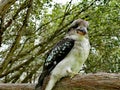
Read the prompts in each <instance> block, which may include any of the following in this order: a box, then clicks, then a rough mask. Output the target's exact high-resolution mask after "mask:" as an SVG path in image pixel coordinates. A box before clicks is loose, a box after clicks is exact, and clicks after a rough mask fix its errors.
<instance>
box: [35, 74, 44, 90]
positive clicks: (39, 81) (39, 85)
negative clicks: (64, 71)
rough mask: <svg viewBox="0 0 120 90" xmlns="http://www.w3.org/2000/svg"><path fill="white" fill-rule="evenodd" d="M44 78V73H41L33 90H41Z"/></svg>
mask: <svg viewBox="0 0 120 90" xmlns="http://www.w3.org/2000/svg"><path fill="white" fill-rule="evenodd" d="M45 77H46V73H42V74H41V75H40V77H39V79H38V83H37V85H36V86H35V90H42V85H43V81H44V78H45Z"/></svg>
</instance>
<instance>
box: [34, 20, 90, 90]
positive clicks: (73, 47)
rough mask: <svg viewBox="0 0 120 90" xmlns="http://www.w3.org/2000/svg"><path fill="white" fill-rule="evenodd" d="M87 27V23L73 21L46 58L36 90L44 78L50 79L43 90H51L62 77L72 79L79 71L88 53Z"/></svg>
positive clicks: (38, 89)
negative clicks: (48, 77)
mask: <svg viewBox="0 0 120 90" xmlns="http://www.w3.org/2000/svg"><path fill="white" fill-rule="evenodd" d="M87 27H88V22H87V21H85V20H82V19H77V20H75V21H73V23H72V24H71V25H70V27H69V29H68V32H67V34H66V35H65V37H64V38H63V39H62V40H61V41H59V42H58V43H57V44H56V45H55V46H54V47H53V48H52V49H51V51H50V53H49V55H48V56H47V58H46V60H45V63H44V66H43V71H42V73H41V75H40V77H39V80H38V84H37V85H36V87H35V88H36V90H41V89H40V88H41V87H42V85H43V81H44V79H45V77H46V76H50V79H49V81H48V84H47V85H46V87H45V90H52V88H53V87H54V86H55V84H56V82H57V81H59V80H60V79H61V78H62V77H65V76H70V77H73V76H74V75H75V74H77V73H78V72H79V71H80V69H81V68H82V65H83V64H84V62H85V61H86V59H87V57H88V55H89V51H90V43H89V39H88V31H87Z"/></svg>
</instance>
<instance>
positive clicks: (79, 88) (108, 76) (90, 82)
mask: <svg viewBox="0 0 120 90" xmlns="http://www.w3.org/2000/svg"><path fill="white" fill-rule="evenodd" d="M46 80H47V79H46ZM45 84H46V83H44V85H45ZM34 87H35V84H0V90H8V89H9V90H34ZM53 90H120V73H119V74H115V73H96V74H86V75H76V76H75V77H74V78H72V79H70V78H69V77H66V78H63V79H62V80H60V81H59V82H58V83H57V84H56V86H55V87H54V88H53Z"/></svg>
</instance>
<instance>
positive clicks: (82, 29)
mask: <svg viewBox="0 0 120 90" xmlns="http://www.w3.org/2000/svg"><path fill="white" fill-rule="evenodd" d="M87 28H88V22H87V21H85V20H82V19H77V20H75V21H73V22H72V24H71V25H70V27H69V29H68V35H69V36H71V38H73V39H77V38H79V37H85V36H87V34H88V32H87Z"/></svg>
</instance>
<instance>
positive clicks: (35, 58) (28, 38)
mask: <svg viewBox="0 0 120 90" xmlns="http://www.w3.org/2000/svg"><path fill="white" fill-rule="evenodd" d="M71 1H72V0H71ZM71 1H70V2H68V3H66V4H65V5H62V4H59V3H55V2H52V0H21V1H16V2H15V3H14V4H13V5H12V6H11V7H10V8H9V10H8V11H7V12H6V13H5V15H4V16H1V17H2V18H0V19H1V22H0V29H1V30H2V33H3V34H2V37H3V38H2V45H1V48H0V51H1V52H0V78H1V79H0V80H1V82H11V83H16V82H22V83H26V82H35V81H36V79H37V77H38V76H39V74H40V72H41V70H42V64H43V62H44V60H45V57H46V54H47V53H48V51H49V50H50V48H51V47H52V46H53V45H54V44H55V43H56V42H58V41H59V40H60V39H61V38H63V36H64V35H65V32H66V31H67V28H68V27H69V25H70V23H71V22H72V21H73V20H75V19H77V18H82V19H85V20H87V21H89V23H90V26H89V38H90V43H91V51H90V55H89V58H88V60H87V61H86V63H85V65H84V67H83V69H82V71H84V72H85V73H91V72H93V73H95V72H120V60H119V59H120V47H119V44H120V42H119V40H120V37H119V35H120V25H119V22H120V11H119V9H120V3H119V0H110V1H109V0H81V1H80V2H77V3H75V4H72V2H71Z"/></svg>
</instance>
